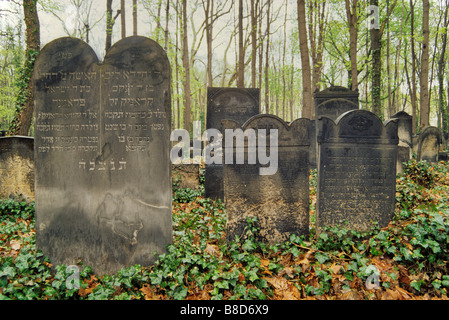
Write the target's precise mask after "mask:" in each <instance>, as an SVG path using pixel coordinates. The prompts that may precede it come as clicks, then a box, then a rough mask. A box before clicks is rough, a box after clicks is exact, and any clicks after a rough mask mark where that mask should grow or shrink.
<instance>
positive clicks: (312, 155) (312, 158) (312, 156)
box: [309, 119, 317, 169]
mask: <svg viewBox="0 0 449 320" xmlns="http://www.w3.org/2000/svg"><path fill="white" fill-rule="evenodd" d="M309 140H310V146H309V167H310V169H316V156H317V149H316V145H317V141H316V120H315V119H313V120H310V122H309Z"/></svg>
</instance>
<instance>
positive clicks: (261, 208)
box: [223, 115, 310, 244]
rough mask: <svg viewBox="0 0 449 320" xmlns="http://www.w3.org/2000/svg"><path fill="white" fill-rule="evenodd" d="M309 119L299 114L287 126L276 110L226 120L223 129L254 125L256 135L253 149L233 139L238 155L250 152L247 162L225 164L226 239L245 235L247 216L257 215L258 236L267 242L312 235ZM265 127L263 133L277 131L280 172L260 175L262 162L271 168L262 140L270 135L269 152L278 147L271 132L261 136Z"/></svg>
mask: <svg viewBox="0 0 449 320" xmlns="http://www.w3.org/2000/svg"><path fill="white" fill-rule="evenodd" d="M309 121H310V120H309V119H297V120H295V121H293V122H292V123H291V124H290V125H287V124H286V123H285V122H284V121H283V120H282V119H280V118H278V117H276V116H274V115H257V116H254V117H252V118H250V119H249V120H248V121H247V122H245V124H243V126H240V125H239V124H237V123H236V122H234V121H223V122H224V123H225V128H227V129H233V130H234V131H235V130H238V129H241V130H243V131H245V130H250V129H254V132H255V135H256V136H257V137H258V138H257V142H256V144H255V145H256V146H257V147H256V149H255V150H251V149H252V148H250V147H249V144H248V143H246V145H245V146H244V147H240V148H239V147H237V146H235V144H234V146H233V147H231V148H230V151H231V152H232V154H234V158H236V156H237V152H240V151H243V152H244V154H245V155H246V156H245V162H244V164H238V163H236V161H234V162H233V164H228V163H226V164H225V165H224V196H225V203H226V213H227V215H228V220H227V239H228V240H233V239H234V237H235V235H242V233H243V231H244V228H245V227H246V219H247V217H257V218H258V224H257V225H258V226H259V227H260V235H259V236H260V239H259V240H260V241H264V242H266V243H270V244H273V243H275V242H281V241H285V240H288V239H289V237H290V235H291V234H293V233H294V234H296V235H305V236H306V237H308V232H309V164H308V162H309V154H308V148H309V143H310V142H309V137H308V128H309ZM261 129H266V131H265V132H266V133H270V134H274V133H271V132H270V130H271V129H274V130H277V133H278V139H277V142H278V150H277V151H278V157H277V171H276V172H275V173H274V174H270V175H262V174H261V171H260V169H261V168H262V167H268V165H267V164H265V165H262V164H261V161H260V158H259V152H260V150H261V151H262V152H263V153H264V154H265V152H266V151H267V150H266V148H265V147H264V144H263V141H262V140H261V139H266V140H265V141H266V146H267V149H268V150H269V152H267V153H271V152H274V149H270V147H271V146H272V145H270V142H269V137H268V136H267V137H265V136H261V137H259V136H258V134H259V132H260V130H261ZM261 132H263V131H261ZM227 138H228V136H226V139H227ZM261 142H262V145H261ZM260 148H261V149H260ZM256 150H257V151H256ZM226 151H227V148H226V147H225V152H226ZM251 152H252V153H253V156H254V157H255V154H254V153H256V152H257V161H256V162H255V164H251V163H250V161H249V159H250V154H251ZM225 156H226V154H225ZM254 159H255V158H254ZM262 162H263V161H262Z"/></svg>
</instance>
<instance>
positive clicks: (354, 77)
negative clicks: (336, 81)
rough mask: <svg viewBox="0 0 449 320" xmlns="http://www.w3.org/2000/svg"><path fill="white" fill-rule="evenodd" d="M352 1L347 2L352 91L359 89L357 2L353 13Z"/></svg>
mask: <svg viewBox="0 0 449 320" xmlns="http://www.w3.org/2000/svg"><path fill="white" fill-rule="evenodd" d="M349 1H350V0H345V4H346V16H347V19H348V25H349V56H350V59H351V90H355V89H357V88H358V86H359V83H358V72H357V0H352V12H351V4H350V3H349Z"/></svg>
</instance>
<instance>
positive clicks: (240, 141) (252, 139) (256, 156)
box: [170, 121, 278, 175]
mask: <svg viewBox="0 0 449 320" xmlns="http://www.w3.org/2000/svg"><path fill="white" fill-rule="evenodd" d="M200 126H201V123H200V121H194V123H193V147H190V134H189V132H188V131H187V130H185V129H176V130H174V131H173V132H172V133H171V135H170V140H171V141H172V142H174V141H178V143H177V144H176V145H174V146H173V148H172V150H171V152H170V160H171V162H172V163H174V164H178V163H200V161H201V160H200V159H201V158H204V161H205V163H206V164H223V162H224V164H245V150H246V151H247V162H246V163H247V164H257V163H259V164H260V165H261V167H260V168H259V174H260V175H273V174H275V173H276V172H277V169H278V130H277V129H270V130H269V132H267V130H266V129H257V132H256V130H255V129H252V128H249V129H246V130H245V131H243V130H242V129H239V128H237V129H225V130H224V135H223V134H222V133H221V132H220V131H219V130H218V129H207V130H206V131H204V132H203V134H201V130H200V128H201V127H200ZM223 139H224V141H225V145H224V154H223ZM267 140H269V143H267ZM202 141H203V142H205V146H204V148H202ZM234 142H235V144H234ZM191 149H193V150H192V151H193V158H192V159H191V158H190V154H191ZM234 150H235V157H234Z"/></svg>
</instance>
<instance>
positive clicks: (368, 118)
mask: <svg viewBox="0 0 449 320" xmlns="http://www.w3.org/2000/svg"><path fill="white" fill-rule="evenodd" d="M318 126H319V135H318V181H317V184H318V185H317V188H318V189H317V190H318V192H317V212H316V225H317V232H321V231H322V229H323V227H326V226H335V225H344V226H346V225H345V222H347V223H348V224H349V225H348V226H346V227H349V228H351V229H356V230H368V229H369V228H370V227H371V225H372V223H373V222H378V223H379V225H380V226H381V227H384V226H386V225H387V224H388V222H389V221H390V219H391V217H392V215H393V214H394V208H395V192H396V157H397V144H398V136H397V120H396V119H392V120H389V121H387V122H385V124H383V123H382V122H381V120H380V119H379V118H378V117H377V116H376V115H375V114H373V113H371V112H369V111H366V110H352V111H348V112H345V113H344V114H342V115H341V116H340V117H339V118H337V120H336V121H335V122H334V121H333V120H332V119H330V118H327V117H321V118H320V119H319V120H318Z"/></svg>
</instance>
